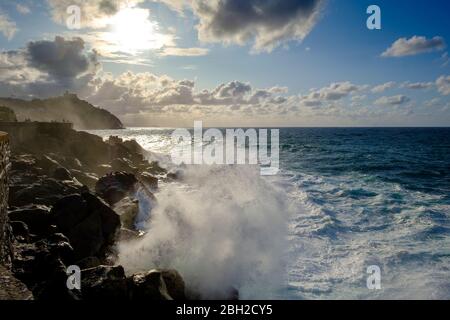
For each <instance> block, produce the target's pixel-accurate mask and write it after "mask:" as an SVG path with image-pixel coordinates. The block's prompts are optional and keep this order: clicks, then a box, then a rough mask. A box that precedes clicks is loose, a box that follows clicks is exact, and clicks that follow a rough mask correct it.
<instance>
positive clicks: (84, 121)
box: [0, 94, 123, 130]
mask: <svg viewBox="0 0 450 320" xmlns="http://www.w3.org/2000/svg"><path fill="white" fill-rule="evenodd" d="M0 106H5V107H8V108H9V109H11V110H12V111H14V113H15V114H16V116H17V118H18V120H19V121H25V120H27V119H29V120H32V121H42V122H50V121H57V122H62V121H68V122H71V123H73V124H74V127H75V128H76V129H81V130H95V129H122V128H123V125H122V122H120V120H119V119H118V118H117V117H116V116H114V115H113V114H111V113H110V112H109V111H107V110H104V109H100V108H97V107H94V106H93V105H91V104H90V103H88V102H86V101H84V100H80V99H79V98H78V97H77V96H76V95H72V94H66V95H64V96H61V97H55V98H49V99H44V100H38V99H34V100H31V101H26V100H20V99H12V98H0Z"/></svg>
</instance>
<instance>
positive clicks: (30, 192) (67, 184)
mask: <svg viewBox="0 0 450 320" xmlns="http://www.w3.org/2000/svg"><path fill="white" fill-rule="evenodd" d="M87 191H89V190H88V188H87V187H86V186H83V185H82V184H80V183H79V182H76V181H58V180H55V179H49V178H43V179H39V180H38V181H37V182H35V183H33V184H31V185H20V186H19V185H13V186H12V187H11V188H10V195H9V204H10V205H11V206H19V207H20V206H25V205H29V204H30V203H34V204H39V205H50V206H51V205H53V204H54V203H55V202H56V201H58V200H59V199H61V198H63V197H65V196H68V195H71V194H81V193H83V192H87Z"/></svg>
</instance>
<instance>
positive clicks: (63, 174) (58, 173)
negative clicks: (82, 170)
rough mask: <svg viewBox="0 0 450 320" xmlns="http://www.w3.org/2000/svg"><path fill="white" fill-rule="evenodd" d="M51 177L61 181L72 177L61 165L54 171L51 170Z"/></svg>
mask: <svg viewBox="0 0 450 320" xmlns="http://www.w3.org/2000/svg"><path fill="white" fill-rule="evenodd" d="M53 178H55V179H56V180H62V181H64V180H72V179H73V177H72V175H71V174H70V171H69V170H67V169H66V168H63V167H59V168H56V169H55V171H53Z"/></svg>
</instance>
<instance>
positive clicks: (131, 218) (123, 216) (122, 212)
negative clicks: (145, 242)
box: [114, 197, 139, 230]
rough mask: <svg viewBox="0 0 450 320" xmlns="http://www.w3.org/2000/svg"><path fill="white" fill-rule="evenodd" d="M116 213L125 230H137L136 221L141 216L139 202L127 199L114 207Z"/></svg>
mask: <svg viewBox="0 0 450 320" xmlns="http://www.w3.org/2000/svg"><path fill="white" fill-rule="evenodd" d="M114 211H115V212H116V213H117V214H118V215H119V216H120V221H121V222H122V226H123V227H124V228H127V229H131V230H133V229H135V221H136V218H137V216H138V214H139V200H136V199H134V198H131V197H125V198H123V199H122V200H120V201H119V202H117V203H116V204H115V205H114Z"/></svg>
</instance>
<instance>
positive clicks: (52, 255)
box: [12, 240, 73, 288]
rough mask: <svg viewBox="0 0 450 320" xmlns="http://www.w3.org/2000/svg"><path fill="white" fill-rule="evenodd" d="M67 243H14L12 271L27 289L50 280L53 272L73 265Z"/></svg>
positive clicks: (69, 247)
mask: <svg viewBox="0 0 450 320" xmlns="http://www.w3.org/2000/svg"><path fill="white" fill-rule="evenodd" d="M71 251H72V249H71V246H70V245H69V244H68V243H67V242H61V241H56V242H55V241H52V240H50V241H47V240H40V241H38V242H35V243H17V242H16V243H14V259H13V264H12V270H13V272H14V274H15V276H16V277H17V278H18V279H19V280H21V281H23V282H24V283H25V284H26V285H27V286H28V287H29V288H32V287H35V286H38V285H39V284H41V283H43V282H45V281H47V280H48V279H50V278H52V276H53V274H54V272H55V270H57V269H58V268H60V267H61V265H64V263H63V262H65V263H67V264H71V263H73V257H71V256H72V254H71Z"/></svg>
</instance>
